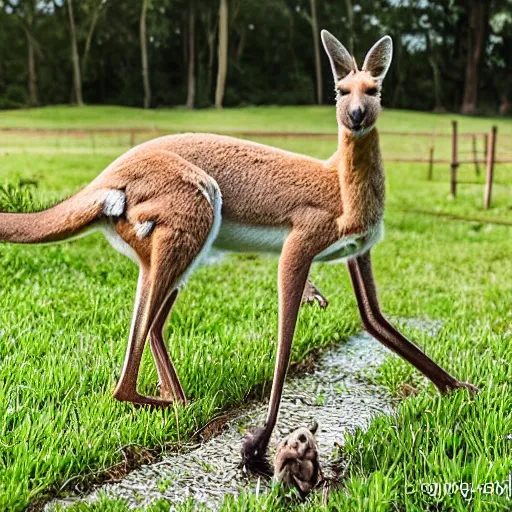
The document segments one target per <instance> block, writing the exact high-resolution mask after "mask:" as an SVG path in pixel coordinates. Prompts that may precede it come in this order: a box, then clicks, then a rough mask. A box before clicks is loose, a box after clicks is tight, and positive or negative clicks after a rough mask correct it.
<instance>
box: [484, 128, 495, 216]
mask: <svg viewBox="0 0 512 512" xmlns="http://www.w3.org/2000/svg"><path fill="white" fill-rule="evenodd" d="M497 131H498V128H497V127H496V126H493V127H492V130H491V136H490V137H489V143H488V146H487V166H486V169H485V196H484V208H485V209H486V210H488V209H489V207H490V206H491V195H492V181H493V179H494V160H495V157H496V133H497Z"/></svg>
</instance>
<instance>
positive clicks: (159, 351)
mask: <svg viewBox="0 0 512 512" xmlns="http://www.w3.org/2000/svg"><path fill="white" fill-rule="evenodd" d="M177 296H178V290H174V291H173V292H172V293H171V294H170V295H169V297H167V299H166V301H165V303H164V305H163V306H162V309H161V310H160V311H159V313H158V316H157V318H156V320H155V322H154V323H153V326H152V327H151V331H150V347H151V353H152V354H153V359H154V360H155V365H156V371H157V373H158V383H159V389H160V396H161V397H162V398H164V399H165V400H173V401H179V402H181V403H182V404H183V405H186V404H187V398H186V396H185V393H184V391H183V387H182V385H181V382H180V379H179V377H178V374H177V373H176V370H175V369H174V366H173V364H172V361H171V359H170V357H169V353H168V351H167V347H166V346H165V340H164V332H163V331H164V328H165V324H166V323H167V319H168V318H169V313H170V311H171V309H172V306H173V305H174V302H175V301H176V298H177Z"/></svg>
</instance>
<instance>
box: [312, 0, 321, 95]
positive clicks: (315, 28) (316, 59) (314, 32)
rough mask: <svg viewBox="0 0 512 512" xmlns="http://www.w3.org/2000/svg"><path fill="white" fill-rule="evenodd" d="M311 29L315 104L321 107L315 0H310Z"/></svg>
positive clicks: (318, 35)
mask: <svg viewBox="0 0 512 512" xmlns="http://www.w3.org/2000/svg"><path fill="white" fill-rule="evenodd" d="M311 29H312V30H313V48H314V50H315V76H316V102H317V103H318V104H319V105H321V104H322V103H323V97H322V93H323V84H322V61H321V60H320V43H319V37H320V34H319V33H318V18H317V11H316V0H311Z"/></svg>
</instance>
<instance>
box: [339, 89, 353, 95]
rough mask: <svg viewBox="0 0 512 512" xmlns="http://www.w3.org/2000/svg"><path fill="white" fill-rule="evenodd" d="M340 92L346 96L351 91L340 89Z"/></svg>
mask: <svg viewBox="0 0 512 512" xmlns="http://www.w3.org/2000/svg"><path fill="white" fill-rule="evenodd" d="M338 94H339V95H340V96H346V95H347V94H350V91H349V90H348V89H338Z"/></svg>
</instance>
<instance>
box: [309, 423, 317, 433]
mask: <svg viewBox="0 0 512 512" xmlns="http://www.w3.org/2000/svg"><path fill="white" fill-rule="evenodd" d="M317 430H318V423H317V422H316V421H315V422H314V423H313V425H311V426H310V427H309V431H310V432H311V433H312V434H313V435H315V434H316V431H317Z"/></svg>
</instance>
